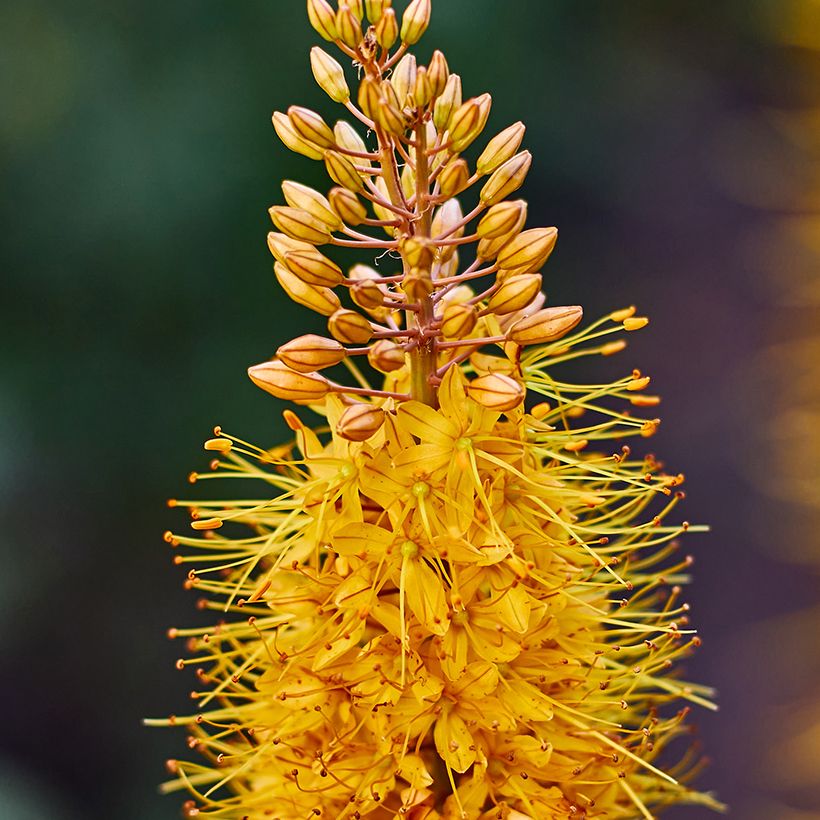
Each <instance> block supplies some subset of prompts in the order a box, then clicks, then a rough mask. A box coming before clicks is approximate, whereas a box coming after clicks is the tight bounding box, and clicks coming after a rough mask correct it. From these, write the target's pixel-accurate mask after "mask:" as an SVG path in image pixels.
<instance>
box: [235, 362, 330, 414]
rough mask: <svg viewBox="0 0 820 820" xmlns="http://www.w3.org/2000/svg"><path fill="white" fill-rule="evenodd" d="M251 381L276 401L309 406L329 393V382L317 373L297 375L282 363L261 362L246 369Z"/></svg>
mask: <svg viewBox="0 0 820 820" xmlns="http://www.w3.org/2000/svg"><path fill="white" fill-rule="evenodd" d="M248 375H249V376H250V377H251V381H252V382H253V383H254V384H255V385H256V386H257V387H261V388H262V389H263V390H264V391H266V392H267V393H270V394H271V395H272V396H276V398H277V399H285V400H287V401H295V402H300V403H302V404H310V403H311V402H315V401H320V400H321V399H323V398H324V397H325V396H327V394H328V393H329V392H330V382H328V380H327V379H326V378H325V377H324V376H321V375H319V374H318V373H297V372H296V371H295V370H291V369H290V368H289V367H288V366H287V365H286V364H285V363H284V362H278V361H273V362H263V363H262V364H256V365H254V366H253V367H249V368H248Z"/></svg>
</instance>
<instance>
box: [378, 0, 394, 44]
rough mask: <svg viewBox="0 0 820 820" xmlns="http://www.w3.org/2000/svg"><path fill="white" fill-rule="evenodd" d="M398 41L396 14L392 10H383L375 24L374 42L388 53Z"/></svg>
mask: <svg viewBox="0 0 820 820" xmlns="http://www.w3.org/2000/svg"><path fill="white" fill-rule="evenodd" d="M398 39H399V24H398V21H397V20H396V12H395V11H393V9H385V10H384V12H383V13H382V16H381V19H380V20H379V22H378V23H377V24H376V40H377V42H378V43H379V45H380V46H381V47H382V48H383V49H384V50H385V51H390V49H391V48H393V46H394V45H395V44H396V40H398Z"/></svg>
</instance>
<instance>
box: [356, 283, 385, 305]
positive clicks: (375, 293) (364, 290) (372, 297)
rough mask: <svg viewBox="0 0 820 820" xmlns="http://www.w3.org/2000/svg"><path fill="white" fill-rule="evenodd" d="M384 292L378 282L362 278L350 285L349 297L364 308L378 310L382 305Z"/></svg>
mask: <svg viewBox="0 0 820 820" xmlns="http://www.w3.org/2000/svg"><path fill="white" fill-rule="evenodd" d="M384 297H385V294H384V292H383V291H382V288H381V287H380V286H379V284H378V282H374V281H373V280H372V279H364V280H362V281H360V282H356V284H354V285H351V287H350V298H351V299H352V300H353V301H354V302H355V303H356V304H357V305H358V306H359V307H360V308H364V309H365V310H379V309H380V308H383V307H384Z"/></svg>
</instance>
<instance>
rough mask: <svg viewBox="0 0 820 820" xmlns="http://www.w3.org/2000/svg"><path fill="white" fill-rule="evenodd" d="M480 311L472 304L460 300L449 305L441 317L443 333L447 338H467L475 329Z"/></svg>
mask: <svg viewBox="0 0 820 820" xmlns="http://www.w3.org/2000/svg"><path fill="white" fill-rule="evenodd" d="M477 322H478V311H476V309H475V307H473V306H472V305H465V304H459V303H458V302H455V303H452V304H449V305H447V307H445V308H444V313H443V314H442V317H441V333H442V335H443V336H444V338H445V339H466V338H467V337H468V336H469V335H470V334H471V333H472V332H473V330H474V329H475V326H476V323H477Z"/></svg>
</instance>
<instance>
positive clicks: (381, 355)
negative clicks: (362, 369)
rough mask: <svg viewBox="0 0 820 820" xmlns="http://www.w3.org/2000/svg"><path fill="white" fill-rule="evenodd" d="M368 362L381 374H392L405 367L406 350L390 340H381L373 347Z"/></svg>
mask: <svg viewBox="0 0 820 820" xmlns="http://www.w3.org/2000/svg"><path fill="white" fill-rule="evenodd" d="M367 360H368V361H369V362H370V366H371V367H372V368H373V369H374V370H378V371H379V372H380V373H392V372H393V371H394V370H399V369H400V368H402V367H404V350H403V349H402V348H401V347H399V345H397V344H396V343H395V342H391V341H390V340H389V339H380V340H379V341H378V342H376V343H375V344H374V345H372V346H371V348H370V350H369V351H368V353H367Z"/></svg>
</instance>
